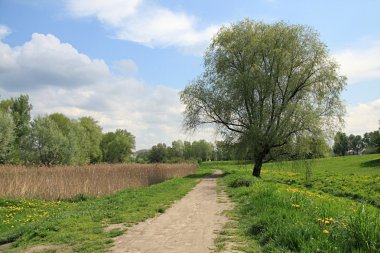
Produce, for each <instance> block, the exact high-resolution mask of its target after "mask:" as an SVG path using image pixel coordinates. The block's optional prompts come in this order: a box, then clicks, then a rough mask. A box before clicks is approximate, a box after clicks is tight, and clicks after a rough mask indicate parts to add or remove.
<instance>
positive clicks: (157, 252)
mask: <svg viewBox="0 0 380 253" xmlns="http://www.w3.org/2000/svg"><path fill="white" fill-rule="evenodd" d="M220 174H221V172H220V171H219V172H216V173H214V176H212V177H209V178H204V179H202V181H201V182H200V183H199V184H198V185H197V186H196V187H195V188H194V189H193V190H192V191H190V192H189V193H188V194H187V195H186V196H185V197H184V198H182V199H181V200H180V201H178V202H177V203H175V204H174V205H173V206H172V207H171V208H169V209H168V210H166V212H165V213H164V214H162V215H160V216H158V217H156V218H153V219H149V220H147V221H145V222H142V223H139V224H137V225H135V226H133V227H131V228H129V229H128V231H127V232H126V233H125V234H124V235H121V236H119V237H117V238H116V239H115V246H114V247H113V248H112V249H111V252H133V253H148V252H149V253H153V252H154V253H192V252H194V253H206V252H207V253H208V252H212V251H213V248H214V239H215V238H216V236H217V235H216V233H215V232H216V231H219V230H221V229H222V227H223V225H224V224H225V223H226V222H227V218H226V217H225V216H224V215H223V214H222V212H223V210H225V209H229V208H230V204H228V203H225V202H224V203H223V202H220V201H218V196H217V193H216V177H217V176H218V175H220Z"/></svg>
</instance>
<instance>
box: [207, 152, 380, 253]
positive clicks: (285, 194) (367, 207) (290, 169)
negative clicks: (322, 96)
mask: <svg viewBox="0 0 380 253" xmlns="http://www.w3.org/2000/svg"><path fill="white" fill-rule="evenodd" d="M379 158H380V155H368V156H351V157H343V158H340V157H339V158H328V159H319V160H316V161H314V162H313V163H312V164H307V163H306V164H305V163H300V162H298V163H292V162H285V163H277V164H275V163H272V164H266V165H265V166H264V168H263V171H262V178H261V179H257V178H253V177H252V176H251V169H252V164H237V163H235V164H234V163H233V162H226V163H221V162H219V163H214V164H213V163H206V164H203V165H202V166H203V167H204V168H221V169H223V170H224V171H225V172H226V175H225V176H224V177H223V178H222V179H221V181H220V182H221V184H222V185H224V187H225V189H226V191H227V192H228V194H229V195H230V196H231V198H232V200H233V201H234V202H235V203H236V208H235V209H234V211H233V212H234V215H235V216H237V219H236V220H237V221H238V225H237V227H238V229H239V232H238V233H236V234H237V235H239V234H240V235H241V236H240V239H241V240H245V242H246V243H245V244H246V245H248V246H247V247H246V248H244V250H245V251H246V252H257V251H259V250H260V251H263V252H380V210H379V208H378V203H379V202H378V201H379V195H380V192H379V188H378V187H379V183H380V163H379ZM308 166H309V167H311V168H312V169H311V171H312V173H311V176H310V175H309V178H308V179H307V180H306V167H308ZM253 242H256V243H257V244H258V245H259V246H252V247H250V246H249V245H255V244H254V243H253Z"/></svg>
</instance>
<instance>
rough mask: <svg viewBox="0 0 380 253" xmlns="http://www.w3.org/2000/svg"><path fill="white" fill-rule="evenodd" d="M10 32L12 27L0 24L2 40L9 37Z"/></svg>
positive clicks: (0, 37)
mask: <svg viewBox="0 0 380 253" xmlns="http://www.w3.org/2000/svg"><path fill="white" fill-rule="evenodd" d="M9 34H11V29H9V28H8V27H7V26H5V25H1V24H0V40H1V39H4V38H5V37H7V36H8V35H9Z"/></svg>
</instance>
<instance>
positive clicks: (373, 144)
mask: <svg viewBox="0 0 380 253" xmlns="http://www.w3.org/2000/svg"><path fill="white" fill-rule="evenodd" d="M363 143H364V146H365V149H366V153H368V154H371V153H380V131H378V130H376V131H373V132H369V133H365V134H364V135H363Z"/></svg>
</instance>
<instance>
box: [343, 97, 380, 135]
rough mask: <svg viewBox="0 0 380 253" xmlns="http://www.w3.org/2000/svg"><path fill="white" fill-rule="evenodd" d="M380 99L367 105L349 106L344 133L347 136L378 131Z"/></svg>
mask: <svg viewBox="0 0 380 253" xmlns="http://www.w3.org/2000/svg"><path fill="white" fill-rule="evenodd" d="M379 120H380V99H378V100H374V101H372V102H369V103H362V104H358V105H349V106H348V107H347V115H346V117H345V122H346V127H345V131H346V132H347V133H349V134H360V135H362V134H364V133H365V132H372V131H375V130H377V129H379Z"/></svg>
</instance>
